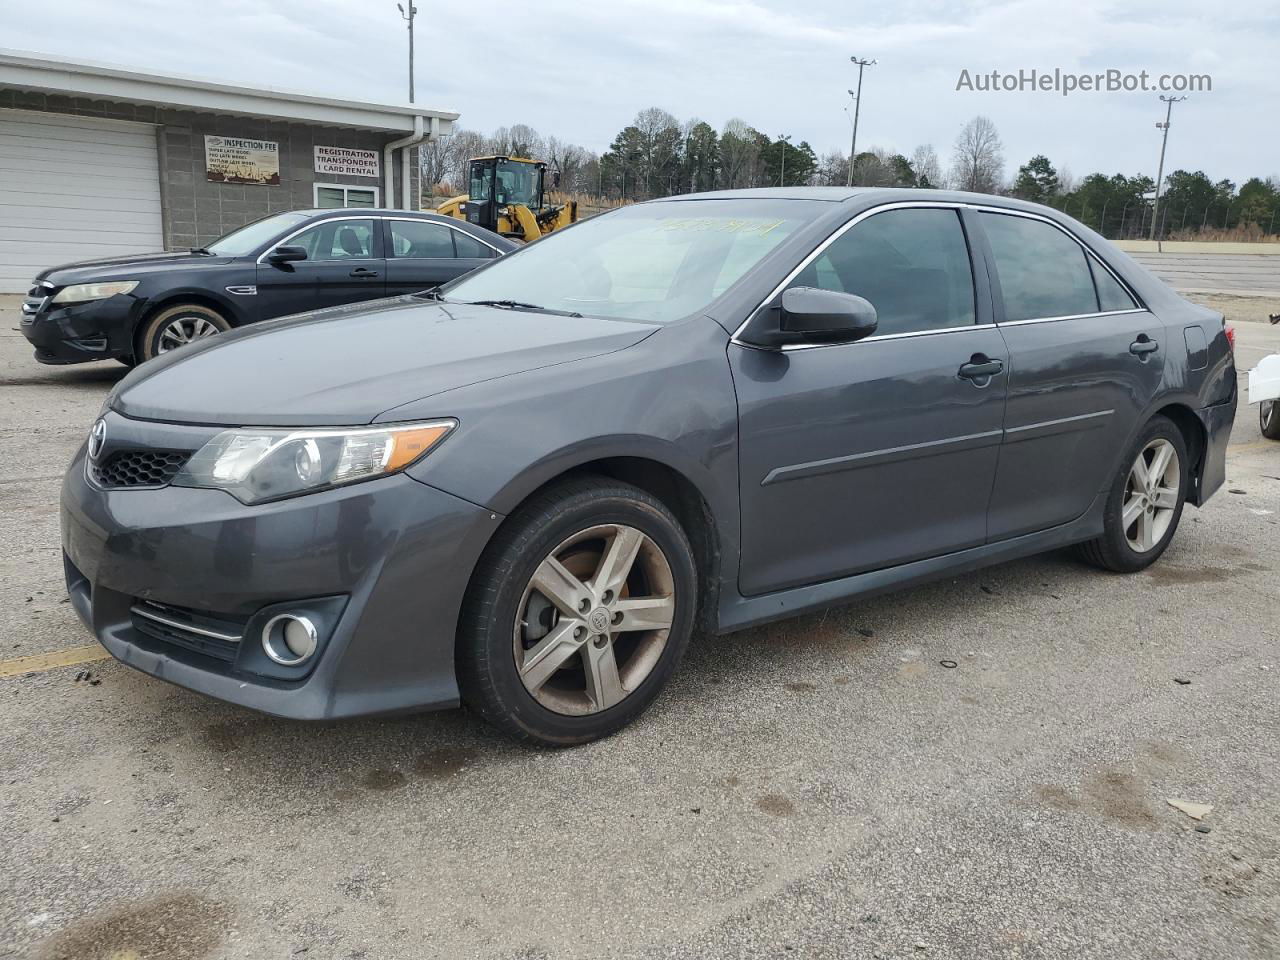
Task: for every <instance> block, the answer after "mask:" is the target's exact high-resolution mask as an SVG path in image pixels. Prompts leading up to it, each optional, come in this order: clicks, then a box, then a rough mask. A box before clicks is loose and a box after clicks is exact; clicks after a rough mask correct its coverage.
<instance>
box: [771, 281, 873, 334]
mask: <svg viewBox="0 0 1280 960" xmlns="http://www.w3.org/2000/svg"><path fill="white" fill-rule="evenodd" d="M876 324H877V320H876V308H875V307H873V306H872V305H871V303H870V301H868V300H865V299H863V298H862V297H859V296H856V295H854V294H852V293H839V292H837V291H835V290H819V289H817V288H816V287H791V288H790V289H788V290H784V291H783V292H782V302H781V303H780V305H779V306H778V332H777V334H776V335H774V336H775V337H776V342H775V343H771V344H770V346H781V345H782V344H784V343H794V342H797V341H799V342H803V343H852V342H853V341H854V340H861V339H862V338H863V337H869V336H871V334H873V333H875V332H876ZM770 339H774V337H771V338H770Z"/></svg>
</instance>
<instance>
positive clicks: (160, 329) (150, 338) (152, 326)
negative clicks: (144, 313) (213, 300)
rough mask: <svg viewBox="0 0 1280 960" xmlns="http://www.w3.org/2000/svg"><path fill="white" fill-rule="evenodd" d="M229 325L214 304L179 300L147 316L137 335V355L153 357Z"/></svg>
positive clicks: (228, 327)
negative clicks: (181, 301)
mask: <svg viewBox="0 0 1280 960" xmlns="http://www.w3.org/2000/svg"><path fill="white" fill-rule="evenodd" d="M230 329H231V324H230V323H228V322H227V320H226V318H224V317H223V316H222V314H220V313H218V311H216V310H214V309H213V308H212V307H206V306H204V305H203V304H198V303H180V304H178V305H177V306H173V307H166V308H164V309H163V310H161V311H159V312H158V313H156V314H155V315H154V316H152V317H151V318H150V319H148V320H147V322H146V323H145V324H144V325H143V327H142V332H141V333H140V334H139V335H138V349H137V350H136V351H135V353H134V356H135V357H137V358H138V360H139V361H142V360H150V359H151V358H152V357H158V356H159V355H160V354H162V353H168V352H169V351H170V350H176V349H178V347H184V346H186V345H187V344H189V343H194V342H195V341H197V340H203V339H204V338H206V337H213V336H216V335H218V334H219V333H225V332H226V331H227V330H230Z"/></svg>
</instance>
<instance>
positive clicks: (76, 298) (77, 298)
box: [53, 280, 138, 303]
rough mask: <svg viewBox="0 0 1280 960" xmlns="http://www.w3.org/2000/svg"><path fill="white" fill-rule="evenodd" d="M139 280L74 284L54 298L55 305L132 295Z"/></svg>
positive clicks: (60, 291) (63, 289) (64, 288)
mask: <svg viewBox="0 0 1280 960" xmlns="http://www.w3.org/2000/svg"><path fill="white" fill-rule="evenodd" d="M137 285H138V281H137V280H116V281H113V282H111V283H73V284H72V285H71V286H69V287H63V288H62V289H61V290H59V291H58V292H57V294H56V295H55V296H54V298H53V302H54V303H84V302H85V301H86V300H105V299H106V298H107V297H114V296H115V295H116V294H117V293H132V292H133V288H134V287H136V286H137Z"/></svg>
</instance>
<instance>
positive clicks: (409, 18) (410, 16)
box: [396, 0, 418, 103]
mask: <svg viewBox="0 0 1280 960" xmlns="http://www.w3.org/2000/svg"><path fill="white" fill-rule="evenodd" d="M396 9H397V10H399V11H400V18H401V19H402V20H404V21H406V22H407V23H408V24H409V102H410V103H413V18H414V17H415V16H417V14H418V8H417V7H415V6H414V5H413V0H409V12H408V13H406V12H405V9H404V5H403V4H400V3H397V4H396Z"/></svg>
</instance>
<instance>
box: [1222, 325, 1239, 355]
mask: <svg viewBox="0 0 1280 960" xmlns="http://www.w3.org/2000/svg"><path fill="white" fill-rule="evenodd" d="M1222 329H1223V330H1225V331H1226V332H1227V345H1228V346H1230V347H1231V352H1232V353H1235V352H1236V328H1235V327H1233V326H1231V324H1229V323H1224V324H1223V325H1222Z"/></svg>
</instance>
